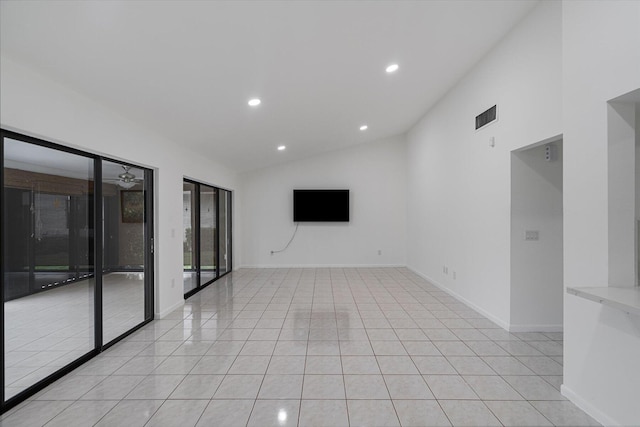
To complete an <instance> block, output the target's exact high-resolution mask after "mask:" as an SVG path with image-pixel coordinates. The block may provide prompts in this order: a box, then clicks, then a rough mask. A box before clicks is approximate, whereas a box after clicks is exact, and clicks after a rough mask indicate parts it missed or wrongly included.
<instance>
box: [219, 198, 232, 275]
mask: <svg viewBox="0 0 640 427" xmlns="http://www.w3.org/2000/svg"><path fill="white" fill-rule="evenodd" d="M218 205H219V212H220V227H219V228H218V229H219V230H220V231H219V233H218V240H219V243H218V252H219V253H220V263H219V266H220V268H219V270H220V275H223V274H225V273H227V272H229V271H231V191H227V190H219V193H218Z"/></svg>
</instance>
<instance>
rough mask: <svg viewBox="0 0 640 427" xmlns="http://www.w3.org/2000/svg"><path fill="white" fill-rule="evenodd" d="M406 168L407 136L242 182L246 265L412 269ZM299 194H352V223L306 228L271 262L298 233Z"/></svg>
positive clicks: (256, 174) (254, 175) (285, 166)
mask: <svg viewBox="0 0 640 427" xmlns="http://www.w3.org/2000/svg"><path fill="white" fill-rule="evenodd" d="M405 166H406V150H405V141H404V137H402V136H399V137H393V138H389V139H385V140H380V141H377V142H372V143H367V144H361V145H357V146H355V147H351V148H347V149H344V150H339V151H332V152H328V153H324V154H320V155H317V156H313V157H309V158H306V159H302V160H298V161H293V162H289V163H285V164H281V165H277V166H273V167H269V168H265V169H261V170H257V171H253V172H250V173H246V174H243V175H241V182H242V205H243V244H242V249H243V254H242V261H243V265H244V266H248V267H276V266H294V267H305V266H307V267H315V266H382V265H386V266H390V265H393V266H396V265H402V266H404V265H406V253H405V242H406V240H405V239H406V237H405V232H406V186H407V185H406V167H405ZM294 189H349V190H350V221H349V222H348V223H305V222H301V223H299V226H298V231H297V233H296V235H295V238H294V239H293V240H292V241H291V245H290V246H289V248H288V249H287V250H285V251H284V252H281V253H276V254H273V255H271V251H272V250H274V251H276V250H280V249H283V248H284V247H285V246H286V244H287V242H288V241H289V239H290V238H291V237H292V235H293V233H294V231H295V228H296V224H295V223H294V222H293V190H294ZM378 251H381V252H380V254H379V252H378Z"/></svg>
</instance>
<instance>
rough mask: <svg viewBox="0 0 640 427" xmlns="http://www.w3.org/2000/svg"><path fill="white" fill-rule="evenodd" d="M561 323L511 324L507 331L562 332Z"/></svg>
mask: <svg viewBox="0 0 640 427" xmlns="http://www.w3.org/2000/svg"><path fill="white" fill-rule="evenodd" d="M563 331H564V326H563V325H511V326H509V332H563Z"/></svg>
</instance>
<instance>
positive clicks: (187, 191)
mask: <svg viewBox="0 0 640 427" xmlns="http://www.w3.org/2000/svg"><path fill="white" fill-rule="evenodd" d="M182 200H183V225H184V227H183V251H184V252H183V257H184V294H185V297H189V296H191V295H193V294H194V293H195V292H197V291H198V290H200V289H202V288H203V287H205V286H207V285H208V284H210V283H212V282H213V281H214V280H216V279H218V278H219V277H221V276H223V275H224V274H226V273H228V272H229V271H231V256H230V252H231V192H230V191H227V190H223V189H220V188H217V187H213V186H210V185H205V184H201V183H198V182H195V181H190V180H185V181H184V184H183V198H182Z"/></svg>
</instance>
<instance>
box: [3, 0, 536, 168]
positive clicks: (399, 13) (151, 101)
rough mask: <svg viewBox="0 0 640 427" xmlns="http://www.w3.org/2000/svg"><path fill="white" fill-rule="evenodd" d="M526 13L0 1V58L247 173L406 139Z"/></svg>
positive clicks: (458, 5)
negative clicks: (255, 100)
mask: <svg viewBox="0 0 640 427" xmlns="http://www.w3.org/2000/svg"><path fill="white" fill-rule="evenodd" d="M535 4H536V1H513V0H504V1H503V0H500V1H493V0H475V1H462V0H461V1H435V0H434V1H191V0H184V1H172V0H164V1H61V0H57V1H49V0H45V1H40V0H31V1H5V0H3V1H1V2H0V5H1V6H0V17H1V18H0V19H1V21H0V36H1V37H0V52H1V53H2V55H6V56H8V57H11V58H13V59H15V60H17V61H20V62H23V63H25V64H27V65H30V66H32V67H34V68H35V69H37V70H39V71H40V72H42V73H44V74H46V75H48V76H50V77H51V78H53V79H55V80H57V81H59V82H61V83H63V84H65V85H67V86H70V87H71V88H73V89H75V90H77V91H79V92H81V93H84V94H85V95H87V96H88V97H90V98H92V99H94V100H96V101H97V102H100V103H102V104H105V105H107V106H109V107H111V108H113V109H115V110H116V111H118V112H119V113H120V114H121V115H123V116H125V117H127V118H129V119H131V120H133V121H136V122H138V123H139V124H141V125H142V126H145V127H147V128H150V129H152V130H153V131H155V132H157V133H160V134H162V135H163V136H165V137H167V138H169V139H171V140H173V141H175V142H176V143H179V144H183V145H185V146H189V147H191V148H193V149H195V150H198V151H199V152H201V153H202V154H203V155H204V156H208V157H210V158H212V159H215V160H217V161H219V162H221V163H223V164H227V165H228V166H230V167H231V168H233V169H235V170H238V171H246V170H251V169H256V168H261V167H266V166H270V165H274V164H277V163H280V162H283V161H288V160H292V159H297V158H302V157H306V156H310V155H314V154H317V153H320V152H324V151H328V150H335V149H340V148H344V147H348V146H350V145H355V144H360V143H365V142H369V141H374V140H377V139H380V138H384V137H388V136H392V135H398V134H402V133H404V132H406V131H407V130H409V129H410V128H411V127H412V126H413V125H414V124H415V123H416V122H417V121H418V120H419V119H420V117H421V116H423V115H424V114H425V113H426V112H427V111H428V109H429V108H430V107H431V106H433V105H434V103H436V102H437V101H438V99H440V98H441V97H442V96H443V95H444V94H445V93H446V92H447V91H448V90H449V89H450V88H451V87H453V86H454V85H455V84H456V83H457V82H458V81H459V79H460V78H461V77H462V76H463V75H464V74H465V73H466V72H468V71H469V70H470V69H471V68H472V67H473V66H474V64H476V63H477V62H478V61H479V60H480V59H481V58H482V57H483V56H484V55H485V54H486V53H487V52H488V50H490V49H491V47H492V46H494V45H495V44H496V43H497V42H498V41H499V40H500V38H502V37H503V36H504V35H505V34H506V33H507V32H508V31H509V30H510V29H511V28H512V27H513V26H514V25H515V24H517V23H518V22H519V21H520V20H521V19H522V18H523V17H524V16H525V15H526V14H527V13H528V12H529V11H530V10H531V9H532V8H533V7H534V5H535ZM393 63H396V64H398V65H399V69H398V70H397V71H396V72H395V73H387V72H385V68H386V67H387V66H388V65H390V64H393ZM255 97H257V98H260V99H261V101H262V102H261V104H260V105H259V106H258V107H250V106H249V105H247V102H248V101H249V99H251V98H255ZM364 124H366V125H368V129H367V130H366V131H361V130H360V129H359V128H360V126H362V125H364ZM114 138H117V135H114ZM279 145H285V146H286V147H287V148H286V150H284V151H278V150H277V149H276V147H277V146H279Z"/></svg>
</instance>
